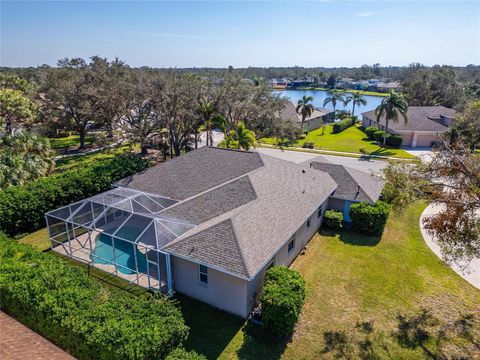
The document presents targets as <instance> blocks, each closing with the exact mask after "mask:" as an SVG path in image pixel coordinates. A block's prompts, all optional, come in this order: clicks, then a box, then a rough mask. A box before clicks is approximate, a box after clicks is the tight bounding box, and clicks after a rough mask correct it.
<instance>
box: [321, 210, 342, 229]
mask: <svg viewBox="0 0 480 360" xmlns="http://www.w3.org/2000/svg"><path fill="white" fill-rule="evenodd" d="M324 221H325V226H326V227H329V228H331V229H340V228H341V227H342V222H343V214H342V212H341V211H338V210H327V211H325V215H324Z"/></svg>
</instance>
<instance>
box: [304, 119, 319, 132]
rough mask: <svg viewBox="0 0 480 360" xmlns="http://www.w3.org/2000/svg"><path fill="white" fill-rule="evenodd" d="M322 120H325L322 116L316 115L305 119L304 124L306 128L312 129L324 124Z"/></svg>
mask: <svg viewBox="0 0 480 360" xmlns="http://www.w3.org/2000/svg"><path fill="white" fill-rule="evenodd" d="M322 122H323V120H322V117H316V118H313V119H310V120H308V121H305V123H304V124H303V128H304V130H308V131H312V130H315V129H318V128H319V127H320V126H322Z"/></svg>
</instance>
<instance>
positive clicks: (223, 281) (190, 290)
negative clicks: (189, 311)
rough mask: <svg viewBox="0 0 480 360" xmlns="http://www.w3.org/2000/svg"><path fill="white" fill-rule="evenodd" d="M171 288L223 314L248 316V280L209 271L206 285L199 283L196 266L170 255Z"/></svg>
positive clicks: (210, 269) (216, 271) (197, 266)
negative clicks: (171, 268) (171, 267)
mask: <svg viewBox="0 0 480 360" xmlns="http://www.w3.org/2000/svg"><path fill="white" fill-rule="evenodd" d="M172 262H173V279H174V282H173V287H174V289H175V291H178V292H179V293H182V294H185V295H188V296H190V297H192V298H195V299H197V300H200V301H202V302H205V303H207V304H210V305H212V306H214V307H216V308H219V309H221V310H224V311H226V312H229V313H232V314H235V315H238V316H241V317H247V316H248V314H249V313H250V308H247V286H248V283H249V282H248V281H247V280H243V279H241V278H238V277H236V276H233V275H229V274H226V273H224V272H221V271H218V270H214V269H212V268H210V267H209V268H208V285H204V284H202V283H201V282H200V280H199V265H198V264H196V263H194V262H191V261H188V260H185V259H182V258H179V257H176V256H173V255H172Z"/></svg>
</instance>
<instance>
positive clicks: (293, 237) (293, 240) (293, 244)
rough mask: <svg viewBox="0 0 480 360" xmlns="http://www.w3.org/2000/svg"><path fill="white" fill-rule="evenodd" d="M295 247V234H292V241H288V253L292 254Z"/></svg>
mask: <svg viewBox="0 0 480 360" xmlns="http://www.w3.org/2000/svg"><path fill="white" fill-rule="evenodd" d="M293 249H295V235H293V236H292V238H291V239H290V242H289V243H288V253H289V254H290V252H291V251H292V250H293Z"/></svg>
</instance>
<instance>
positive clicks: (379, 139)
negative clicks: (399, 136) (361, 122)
mask: <svg viewBox="0 0 480 360" xmlns="http://www.w3.org/2000/svg"><path fill="white" fill-rule="evenodd" d="M373 136H374V137H375V140H376V141H377V142H378V143H379V144H383V137H384V136H385V131H382V130H379V131H375V132H374V133H373ZM389 136H390V134H387V140H388V137H389Z"/></svg>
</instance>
